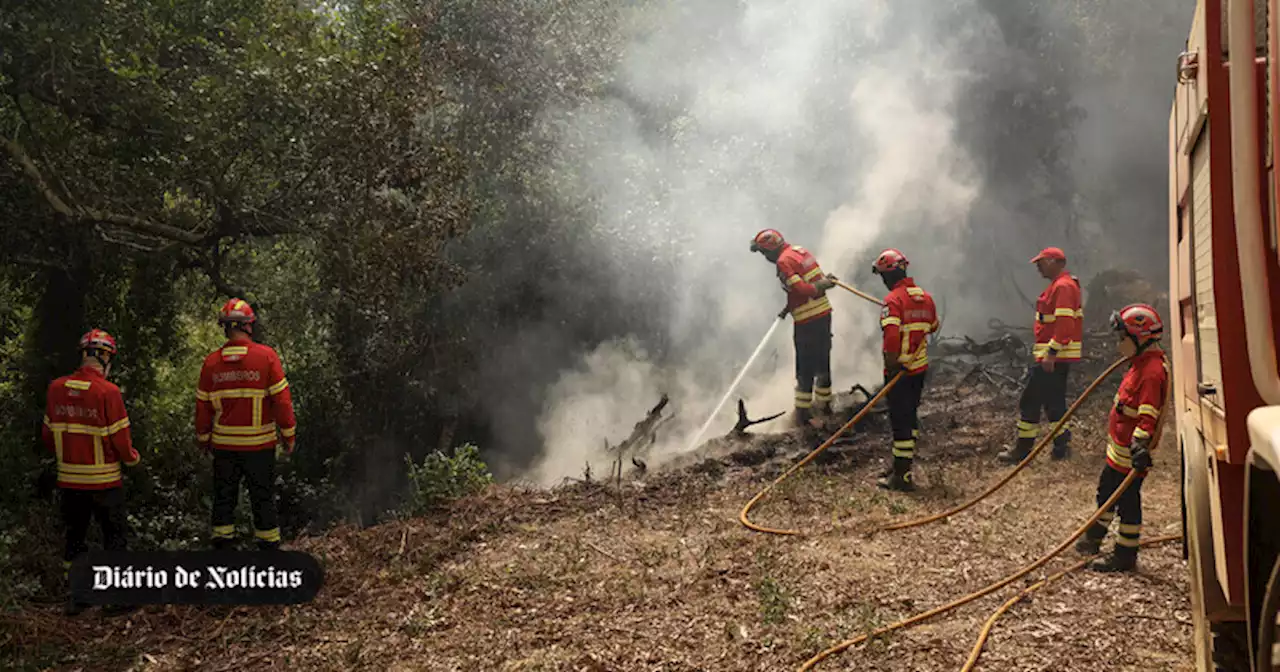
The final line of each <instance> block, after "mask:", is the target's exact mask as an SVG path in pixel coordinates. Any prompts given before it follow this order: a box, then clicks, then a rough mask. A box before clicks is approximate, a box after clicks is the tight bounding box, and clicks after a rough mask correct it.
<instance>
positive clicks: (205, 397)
mask: <svg viewBox="0 0 1280 672" xmlns="http://www.w3.org/2000/svg"><path fill="white" fill-rule="evenodd" d="M196 401H209V393H208V392H205V391H204V390H196Z"/></svg>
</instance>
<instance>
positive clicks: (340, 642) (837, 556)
mask: <svg viewBox="0 0 1280 672" xmlns="http://www.w3.org/2000/svg"><path fill="white" fill-rule="evenodd" d="M1081 377H1082V376H1081V375H1080V374H1077V379H1076V380H1075V387H1076V388H1077V389H1081V388H1082V387H1083V383H1084V382H1086V381H1083V380H1080V378H1081ZM1117 378H1118V376H1117ZM1112 390H1114V386H1112V387H1110V388H1105V387H1104V388H1103V389H1102V390H1101V391H1100V392H1099V393H1098V394H1097V395H1095V399H1092V400H1090V402H1089V403H1087V404H1086V405H1085V407H1084V409H1083V410H1082V412H1081V415H1080V420H1079V421H1078V422H1076V423H1074V426H1075V441H1074V443H1075V446H1076V454H1075V455H1074V456H1073V457H1072V458H1071V459H1070V460H1068V461H1065V462H1053V461H1050V460H1048V459H1047V451H1046V455H1045V456H1043V457H1042V458H1041V459H1040V460H1038V461H1037V462H1036V463H1035V464H1034V465H1033V466H1032V467H1031V468H1030V469H1028V470H1027V471H1026V472H1024V473H1023V474H1022V475H1020V476H1019V477H1018V478H1017V479H1015V480H1014V481H1013V483H1011V484H1010V485H1009V486H1008V487H1007V488H1005V489H1004V490H1002V491H1000V492H998V493H996V494H995V495H994V496H993V497H991V498H990V499H988V500H987V501H984V502H982V503H980V504H978V505H977V506H976V507H974V508H973V509H971V510H970V511H968V512H965V513H963V514H960V515H959V516H956V517H954V518H952V519H950V520H948V521H946V522H942V523H936V524H932V525H928V526H925V527H922V528H917V529H913V530H907V531H903V532H887V533H879V534H872V532H873V531H874V530H875V529H876V528H877V527H878V526H880V525H882V524H884V523H887V522H889V521H893V520H905V519H907V518H910V517H915V516H918V515H922V514H926V513H930V512H933V511H938V510H941V509H943V508H945V507H947V506H949V505H952V504H956V503H959V502H960V501H963V500H964V499H965V498H966V496H968V495H971V494H974V493H976V492H978V491H980V490H981V489H982V487H983V486H985V485H986V484H988V483H990V482H991V481H993V480H994V479H996V478H998V477H999V476H1000V475H1001V474H1002V473H1004V470H1005V469H1007V467H1002V466H998V465H997V464H996V463H995V462H994V455H995V453H996V452H997V451H998V450H1000V449H1001V448H1003V447H1004V446H1005V445H1007V442H1008V439H1009V437H1010V436H1011V435H1012V433H1013V431H1012V430H1013V422H1014V420H1015V415H1014V414H1015V411H1014V406H1015V400H1014V398H1013V396H1012V394H1013V392H1014V390H1011V389H995V388H994V387H992V386H988V387H986V388H978V387H974V388H966V387H957V386H954V385H952V386H947V385H941V384H940V385H938V386H936V387H935V389H933V390H930V391H929V392H927V393H926V394H927V402H926V406H925V407H924V409H923V411H924V414H925V420H924V425H925V427H924V434H923V438H922V441H921V445H920V450H919V459H918V460H917V479H918V481H919V482H920V484H921V485H922V486H923V487H922V489H921V490H920V491H918V492H916V493H914V494H910V495H906V494H898V493H885V492H882V491H879V490H877V489H876V488H875V486H874V479H875V476H876V475H877V472H878V471H879V469H880V468H881V467H882V465H883V460H884V458H885V457H886V456H887V454H888V451H889V448H888V440H887V438H886V436H887V431H886V430H887V428H885V427H884V426H883V424H882V423H883V421H882V419H878V420H873V421H871V422H869V423H868V424H867V425H866V426H864V427H863V428H862V429H863V431H861V432H860V433H859V434H858V435H856V437H855V439H854V441H853V442H852V443H850V444H847V445H841V446H837V447H835V448H833V449H832V450H831V451H829V452H830V455H829V456H824V458H825V459H823V460H820V461H818V462H817V463H815V464H813V465H810V466H809V467H807V468H806V469H805V470H803V471H802V472H800V473H799V474H798V475H797V476H795V477H794V478H792V479H789V480H788V481H787V482H785V483H784V484H783V486H781V487H780V488H779V489H778V491H776V492H775V493H773V494H772V495H770V496H769V497H768V498H767V499H766V500H765V501H764V502H763V503H762V504H761V505H760V506H759V507H758V508H757V510H756V513H755V514H754V519H755V520H756V521H757V522H760V523H764V524H769V525H773V526H777V527H794V528H798V529H801V530H804V531H805V532H806V534H805V535H804V536H800V537H776V536H768V535H762V534H756V533H753V532H750V531H748V530H746V529H745V528H743V527H742V526H741V525H739V523H738V522H737V516H738V511H739V510H740V509H741V507H742V505H743V504H744V503H745V502H746V501H747V500H748V499H749V498H750V497H751V496H752V495H754V494H755V493H756V492H758V491H759V490H760V488H762V487H763V486H764V485H765V484H767V483H768V482H769V481H770V480H772V479H773V478H774V477H776V475H777V474H779V473H781V471H782V470H784V469H785V468H786V466H788V465H789V464H791V463H793V462H794V461H795V460H796V459H798V458H799V457H801V456H802V455H804V454H805V452H806V451H807V450H808V448H810V447H811V445H810V444H807V443H805V442H803V441H801V440H800V439H799V437H798V436H795V435H774V436H768V437H755V438H754V439H752V440H750V441H743V442H733V443H724V442H721V443H719V444H716V446H717V447H715V449H714V450H710V451H709V452H708V453H707V454H708V455H709V456H706V457H703V458H700V459H699V460H690V461H689V462H688V463H687V464H685V465H682V466H681V467H680V468H678V469H667V470H661V471H658V472H655V473H650V474H648V475H647V476H645V477H643V478H641V479H630V480H624V481H623V482H622V485H621V488H618V487H616V486H615V485H612V484H610V485H603V484H599V483H579V484H575V485H570V486H566V487H563V488H559V489H556V490H552V491H536V490H522V489H517V488H511V487H504V486H495V487H493V488H491V489H490V490H489V491H488V492H486V493H485V494H484V495H482V496H479V497H476V498H472V499H469V500H466V501H463V502H460V503H458V504H457V505H456V506H455V507H453V508H452V509H451V510H449V511H448V512H444V513H442V514H440V515H439V516H436V517H433V518H429V519H417V520H411V521H406V522H404V523H392V524H386V525H381V526H378V527H375V528H370V529H366V530H356V529H351V528H340V529H336V530H334V531H332V532H331V533H329V534H327V535H325V536H324V537H319V538H309V539H301V540H298V541H297V542H296V543H295V544H294V545H293V547H294V548H297V549H299V550H304V551H308V552H310V553H313V554H315V555H316V556H317V557H319V558H320V559H321V560H322V562H323V563H324V564H325V566H326V571H327V583H326V586H325V588H324V589H323V591H322V592H321V594H320V597H319V598H318V599H317V600H316V601H315V602H314V603H312V604H309V605H305V606H301V607H293V608H284V607H260V608H249V607H240V608H221V609H214V608H197V607H155V608H150V609H147V610H143V611H141V612H138V613H135V614H133V615H132V616H129V617H121V618H117V619H106V618H103V617H100V616H99V615H98V614H97V613H96V612H89V613H86V614H84V615H82V616H81V617H80V618H78V619H75V620H71V619H65V618H63V617H62V616H60V615H59V614H58V612H57V610H56V609H55V608H54V607H52V606H43V607H42V606H37V605H33V606H32V607H31V608H30V609H28V610H27V611H25V612H23V613H21V614H17V615H8V616H3V617H0V618H2V619H3V620H0V663H3V665H2V666H12V667H16V668H31V669H40V668H49V667H52V668H54V669H65V670H99V669H102V670H125V669H129V670H179V669H201V670H218V671H221V670H241V669H269V668H279V669H311V670H348V669H386V670H504V671H506V670H511V671H514V670H528V671H532V670H593V671H599V670H646V671H649V670H652V671H658V670H664V671H671V672H675V671H684V670H794V669H796V668H797V667H798V666H799V665H800V664H801V663H803V662H804V661H805V660H806V659H808V658H809V657H811V656H813V655H814V654H815V653H817V652H818V651H820V650H822V649H824V648H826V647H828V646H830V645H832V644H834V643H836V642H839V641H841V640H844V639H847V638H850V637H853V636H856V635H858V634H861V633H864V632H867V631H869V630H872V629H875V628H876V627H879V626H881V625H885V624H888V623H891V622H893V621H897V620H899V619H901V618H905V617H908V616H911V615H913V614H916V613H919V612H921V611H924V610H927V609H929V608H931V607H933V606H936V605H938V604H942V603H944V602H947V601H950V600H952V599H954V598H956V597H959V596H962V595H964V594H966V593H968V592H971V591H974V590H977V589H979V588H981V587H983V586H985V585H987V584H988V583H991V582H993V581H996V580H998V579H1000V578H1002V577H1004V576H1006V575H1008V574H1010V573H1012V572H1014V571H1016V570H1018V569H1020V568H1021V567H1022V566H1024V565H1025V564H1027V563H1029V562H1030V561H1032V560H1034V559H1035V558H1037V557H1039V556H1040V555H1041V554H1042V553H1044V552H1045V551H1047V550H1048V549H1050V548H1052V547H1053V546H1054V545H1055V544H1056V543H1057V542H1059V541H1060V540H1062V539H1063V538H1065V537H1066V536H1068V535H1069V534H1070V533H1071V532H1072V531H1073V530H1074V529H1075V527H1076V526H1078V525H1079V523H1080V522H1081V521H1082V520H1084V519H1085V518H1086V517H1087V516H1088V515H1089V513H1091V512H1092V511H1093V509H1094V503H1093V502H1094V489H1095V486H1096V482H1097V476H1098V472H1099V470H1100V469H1101V468H1102V466H1103V450H1104V445H1105V436H1106V426H1105V422H1106V413H1107V405H1108V403H1109V402H1110V398H1111V394H1112ZM1171 447H1172V441H1170V440H1168V439H1166V441H1165V442H1164V445H1163V446H1162V450H1161V452H1160V453H1159V454H1157V456H1156V462H1157V465H1156V469H1155V470H1154V471H1153V474H1152V476H1151V477H1150V478H1149V479H1148V482H1147V483H1146V484H1145V486H1144V488H1143V502H1144V515H1145V517H1146V529H1145V530H1144V534H1146V535H1151V536H1156V535H1162V534H1171V533H1172V534H1176V533H1178V532H1180V509H1179V494H1178V491H1179V489H1178V467H1177V453H1176V452H1175V451H1173V450H1172V448H1171ZM1074 560H1075V556H1074V553H1073V552H1071V551H1068V552H1067V553H1065V554H1063V556H1062V557H1061V558H1058V559H1055V560H1054V561H1053V562H1052V563H1050V564H1049V565H1048V566H1046V567H1045V568H1043V569H1042V570H1040V571H1037V572H1036V573H1034V574H1032V575H1031V576H1029V577H1027V578H1026V579H1025V580H1023V581H1020V582H1018V583H1016V584H1014V585H1013V586H1009V587H1007V588H1005V589H1004V590H1002V591H1000V592H998V593H996V594H994V595H991V596H988V597H986V598H983V599H982V600H980V601H978V602H976V603H974V604H971V605H969V606H967V607H964V608H961V609H959V610H957V611H955V612H952V613H950V614H946V615H943V616H940V617H938V618H936V619H934V620H933V621H930V622H927V623H925V624H923V625H920V626H917V627H915V628H911V629H907V630H903V631H898V632H895V633H892V634H890V635H888V636H885V637H883V638H881V639H878V640H876V641H873V642H872V643H871V644H870V645H868V646H865V647H858V648H854V649H851V650H849V651H847V652H845V653H843V654H840V655H838V656H836V657H834V658H832V659H830V660H829V661H827V662H825V663H823V664H822V665H820V666H819V668H818V669H820V670H866V671H872V670H913V671H921V672H929V671H934V670H958V669H959V668H960V667H961V666H962V665H963V663H964V661H965V659H966V657H967V656H968V652H969V649H970V647H971V646H972V644H973V641H974V638H975V636H976V634H977V632H978V629H979V628H980V627H981V625H982V622H983V621H984V620H985V619H986V617H987V616H988V614H989V613H990V612H991V611H992V610H993V609H995V607H997V606H998V605H999V604H1000V603H1001V602H1003V601H1004V600H1005V599H1007V598H1008V597H1009V596H1011V595H1012V594H1013V593H1014V592H1016V590H1017V589H1019V588H1021V587H1023V586H1026V585H1029V584H1030V583H1033V582H1034V581H1035V580H1036V579H1037V578H1039V577H1041V576H1043V575H1044V574H1047V573H1050V572H1052V571H1056V569H1058V568H1061V567H1064V566H1066V565H1067V564H1069V562H1073V561H1074ZM1139 563H1140V571H1139V572H1138V573H1137V574H1136V575H1100V574H1096V573H1091V572H1087V571H1082V572H1077V573H1075V574H1072V575H1070V576H1068V577H1066V578H1064V579H1062V580H1061V581H1059V582H1057V583H1055V584H1053V585H1051V586H1050V587H1048V588H1046V589H1044V590H1041V591H1039V592H1037V593H1035V594H1034V596H1033V597H1032V598H1031V599H1029V600H1028V601H1024V602H1022V603H1020V604H1019V605H1017V606H1016V607H1014V608H1013V609H1012V610H1011V612H1010V613H1009V614H1008V615H1007V616H1006V617H1005V618H1004V619H1003V620H1002V621H1001V622H1000V623H999V624H998V625H997V627H996V629H995V631H994V634H993V636H992V639H991V641H990V642H989V644H988V647H987V651H986V653H985V654H984V656H983V658H982V661H981V663H980V665H979V669H981V670H991V671H996V670H1019V671H1021V670H1044V671H1049V670H1091V671H1097V672H1104V671H1109V670H1115V671H1120V670H1143V671H1155V670H1192V669H1193V667H1192V665H1191V662H1190V661H1191V655H1192V650H1191V643H1190V642H1191V632H1192V626H1191V620H1190V615H1189V598H1188V595H1189V592H1188V591H1189V588H1188V585H1187V577H1186V569H1185V565H1184V563H1183V561H1182V556H1181V545H1180V544H1178V543H1172V544H1165V545H1163V546H1159V547H1154V548H1150V549H1144V551H1143V552H1142V554H1141V556H1140V560H1139ZM5 660H7V661H8V662H7V663H5V662H4V661H5Z"/></svg>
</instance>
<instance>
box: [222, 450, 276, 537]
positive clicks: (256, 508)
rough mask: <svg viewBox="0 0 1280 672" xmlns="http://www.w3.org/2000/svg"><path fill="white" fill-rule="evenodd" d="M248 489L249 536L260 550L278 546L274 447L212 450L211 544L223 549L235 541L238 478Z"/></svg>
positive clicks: (238, 493)
mask: <svg viewBox="0 0 1280 672" xmlns="http://www.w3.org/2000/svg"><path fill="white" fill-rule="evenodd" d="M242 478H243V479H244V481H245V486H246V487H247V488H248V490H249V505H250V507H251V508H252V509H253V528H254V531H253V536H254V537H255V538H257V541H258V547H259V548H261V549H264V550H269V549H275V548H279V546H280V527H279V524H278V523H277V522H276V492H275V479H276V455H275V451H274V450H218V449H214V450H213V545H214V548H226V547H228V546H230V545H231V544H232V543H233V542H234V540H235V534H236V500H237V499H238V498H239V496H240V480H241V479H242Z"/></svg>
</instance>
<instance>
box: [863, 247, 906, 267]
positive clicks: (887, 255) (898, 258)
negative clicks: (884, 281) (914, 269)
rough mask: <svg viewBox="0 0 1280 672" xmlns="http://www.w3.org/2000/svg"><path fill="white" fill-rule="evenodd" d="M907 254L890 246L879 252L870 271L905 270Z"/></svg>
mask: <svg viewBox="0 0 1280 672" xmlns="http://www.w3.org/2000/svg"><path fill="white" fill-rule="evenodd" d="M909 263H911V262H908V261H907V255H905V254H903V253H901V252H899V251H898V250H895V249H893V248H892V247H891V248H889V249H887V250H885V251H884V252H881V253H880V256H878V257H876V263H875V264H874V265H872V267H871V272H872V273H877V274H878V273H888V272H889V271H905V270H907V264H909Z"/></svg>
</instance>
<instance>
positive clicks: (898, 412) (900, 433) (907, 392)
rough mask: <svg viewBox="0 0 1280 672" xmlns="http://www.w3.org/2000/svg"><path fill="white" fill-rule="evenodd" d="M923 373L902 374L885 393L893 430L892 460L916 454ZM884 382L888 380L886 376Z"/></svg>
mask: <svg viewBox="0 0 1280 672" xmlns="http://www.w3.org/2000/svg"><path fill="white" fill-rule="evenodd" d="M925 375H926V374H924V373H920V374H916V375H914V376H909V375H905V374H904V375H903V376H902V378H901V379H899V380H898V383H897V384H896V385H894V386H893V387H892V388H890V389H889V393H888V394H887V395H885V396H886V397H888V399H889V426H890V427H891V428H892V430H893V457H894V462H895V463H896V462H897V461H898V460H907V463H906V464H907V465H908V467H909V465H910V461H911V460H912V459H914V458H915V455H916V439H917V438H919V437H920V413H919V411H920V398H921V396H923V394H924V382H925V380H924V379H925ZM885 382H886V383H887V382H889V379H888V377H886V378H885Z"/></svg>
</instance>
